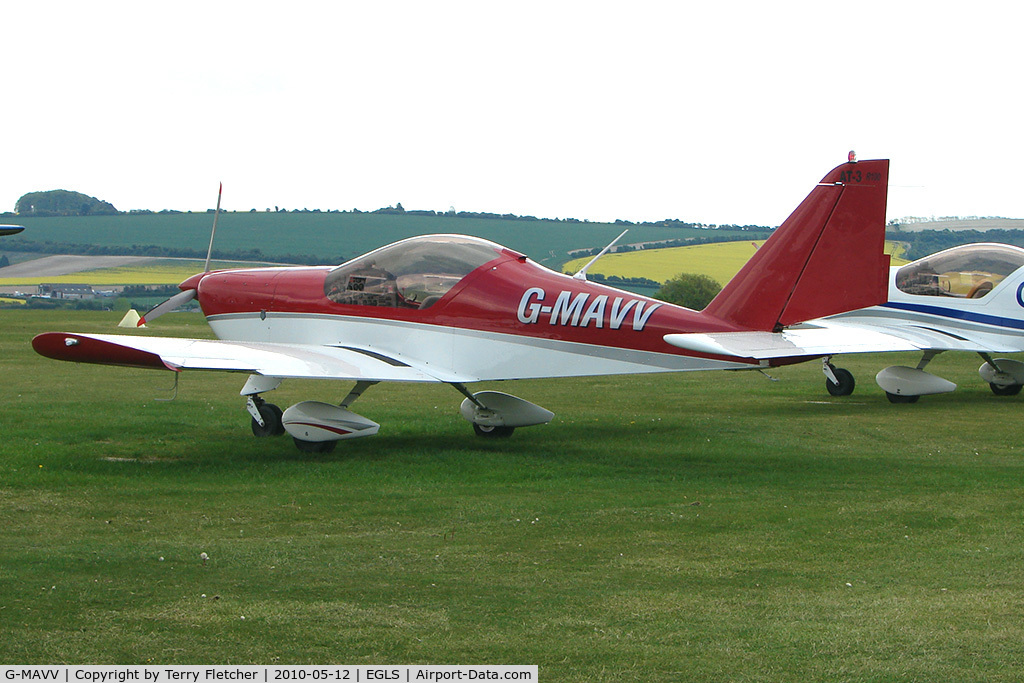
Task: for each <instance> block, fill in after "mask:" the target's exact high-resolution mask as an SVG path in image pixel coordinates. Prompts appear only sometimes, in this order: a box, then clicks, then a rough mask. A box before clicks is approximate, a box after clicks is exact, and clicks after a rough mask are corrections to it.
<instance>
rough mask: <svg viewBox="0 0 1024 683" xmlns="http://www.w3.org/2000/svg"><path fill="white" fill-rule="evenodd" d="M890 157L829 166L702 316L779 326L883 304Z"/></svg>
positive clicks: (765, 327) (748, 324) (760, 326)
mask: <svg viewBox="0 0 1024 683" xmlns="http://www.w3.org/2000/svg"><path fill="white" fill-rule="evenodd" d="M888 182H889V161H888V159H880V160H873V161H859V162H858V161H852V162H850V163H846V164H842V165H841V166H837V167H836V168H834V169H832V170H831V171H830V172H829V173H828V174H827V175H826V176H825V177H824V178H822V179H821V182H820V183H819V184H818V185H817V186H816V187H815V188H814V189H813V190H811V193H810V194H809V195H807V198H806V199H804V201H803V202H802V203H801V204H800V206H798V207H797V209H796V210H795V211H794V212H793V213H792V214H791V215H790V216H789V218H787V219H786V220H785V222H784V223H783V224H782V225H781V226H779V228H778V230H776V231H775V234H774V235H772V236H771V238H770V239H769V240H768V241H767V242H765V244H764V246H762V247H761V248H760V249H758V250H757V252H756V253H755V254H754V257H753V258H751V259H750V261H748V262H747V264H746V265H745V266H744V267H743V268H742V269H741V270H740V272H739V273H737V274H736V276H735V277H734V278H733V279H732V280H730V281H729V283H728V284H727V285H726V286H725V288H724V289H723V290H722V291H721V292H720V293H719V294H718V296H717V297H715V299H714V301H712V302H711V303H710V304H708V306H707V308H705V309H704V314H705V315H709V316H713V317H715V318H718V319H719V320H723V321H725V322H729V323H732V324H734V325H736V326H738V327H741V328H744V329H750V330H778V329H780V328H782V327H785V326H787V325H793V324H795V323H798V322H802V321H804V320H811V319H813V318H820V317H824V316H827V315H833V314H835V313H842V312H845V311H851V310H855V309H858V308H865V307H867V306H875V305H878V304H881V303H884V302H885V300H886V296H887V282H888V272H889V257H888V255H886V254H885V253H884V247H885V202H886V193H887V189H888Z"/></svg>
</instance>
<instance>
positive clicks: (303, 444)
mask: <svg viewBox="0 0 1024 683" xmlns="http://www.w3.org/2000/svg"><path fill="white" fill-rule="evenodd" d="M292 439H293V440H294V441H295V447H296V448H298V449H299V450H300V451H302V452H303V453H330V452H331V451H333V450H334V447H335V446H336V445H337V443H338V442H337V441H303V440H302V439H296V438H295V437H292Z"/></svg>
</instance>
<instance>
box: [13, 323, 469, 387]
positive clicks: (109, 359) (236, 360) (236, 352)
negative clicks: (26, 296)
mask: <svg viewBox="0 0 1024 683" xmlns="http://www.w3.org/2000/svg"><path fill="white" fill-rule="evenodd" d="M32 347H33V348H34V349H35V350H36V351H37V352H38V353H40V354H42V355H44V356H47V357H49V358H55V359H57V360H68V361H75V362H78V363H98V364H101V365H120V366H127V367H137V368H157V369H160V370H175V371H181V370H224V371H228V372H247V373H250V374H259V375H267V376H271V377H282V378H305V379H343V380H357V381H378V382H380V381H385V382H386V381H392V382H464V381H471V379H470V378H463V377H458V376H454V375H452V376H449V375H448V374H447V373H441V372H438V371H436V370H434V369H432V370H430V371H429V372H428V371H427V370H426V369H424V368H422V367H415V366H414V365H412V364H410V363H408V362H405V361H402V360H399V359H397V358H393V357H390V356H387V355H384V354H381V353H377V352H374V351H369V350H366V349H358V348H353V347H338V346H314V345H304V344H273V343H258V342H236V341H221V340H211V339H181V338H176V337H135V336H128V335H108V334H70V333H63V332H47V333H45V334H40V335H39V336H37V337H36V338H35V339H33V340H32Z"/></svg>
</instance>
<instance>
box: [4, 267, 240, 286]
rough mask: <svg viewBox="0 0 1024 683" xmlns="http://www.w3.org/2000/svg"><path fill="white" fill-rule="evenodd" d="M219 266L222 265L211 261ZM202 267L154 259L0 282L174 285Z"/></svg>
mask: <svg viewBox="0 0 1024 683" xmlns="http://www.w3.org/2000/svg"><path fill="white" fill-rule="evenodd" d="M215 267H217V268H223V267H225V265H215ZM202 270H203V262H202V261H181V262H175V263H166V262H165V263H155V264H152V265H142V266H119V267H116V268H97V269H95V270H83V271H81V272H78V273H70V274H68V275H43V276H40V277H9V278H0V285H40V284H43V283H46V284H83V285H92V286H94V287H103V286H112V285H176V284H178V283H179V282H181V281H183V280H187V279H188V278H190V277H192V276H193V275H195V274H196V273H199V272H201V271H202Z"/></svg>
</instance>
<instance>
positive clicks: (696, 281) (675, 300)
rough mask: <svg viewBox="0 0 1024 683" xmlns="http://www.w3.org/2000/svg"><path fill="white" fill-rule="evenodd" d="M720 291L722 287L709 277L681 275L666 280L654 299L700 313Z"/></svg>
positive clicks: (691, 274)
mask: <svg viewBox="0 0 1024 683" xmlns="http://www.w3.org/2000/svg"><path fill="white" fill-rule="evenodd" d="M720 291H722V285H720V284H718V282H717V281H716V280H714V279H713V278H710V277H708V276H707V275H698V274H696V273H680V274H679V275H676V276H675V277H671V278H669V279H668V280H666V281H665V284H663V285H662V286H661V289H659V290H658V291H657V292H655V294H654V298H655V299H660V300H661V301H667V302H669V303H670V304H678V305H679V306H686V307H687V308H692V309H694V310H696V311H700V310H702V309H703V308H704V307H705V306H707V305H708V304H709V303H711V300H712V299H714V298H715V296H716V295H717V294H718V293H719V292H720Z"/></svg>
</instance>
